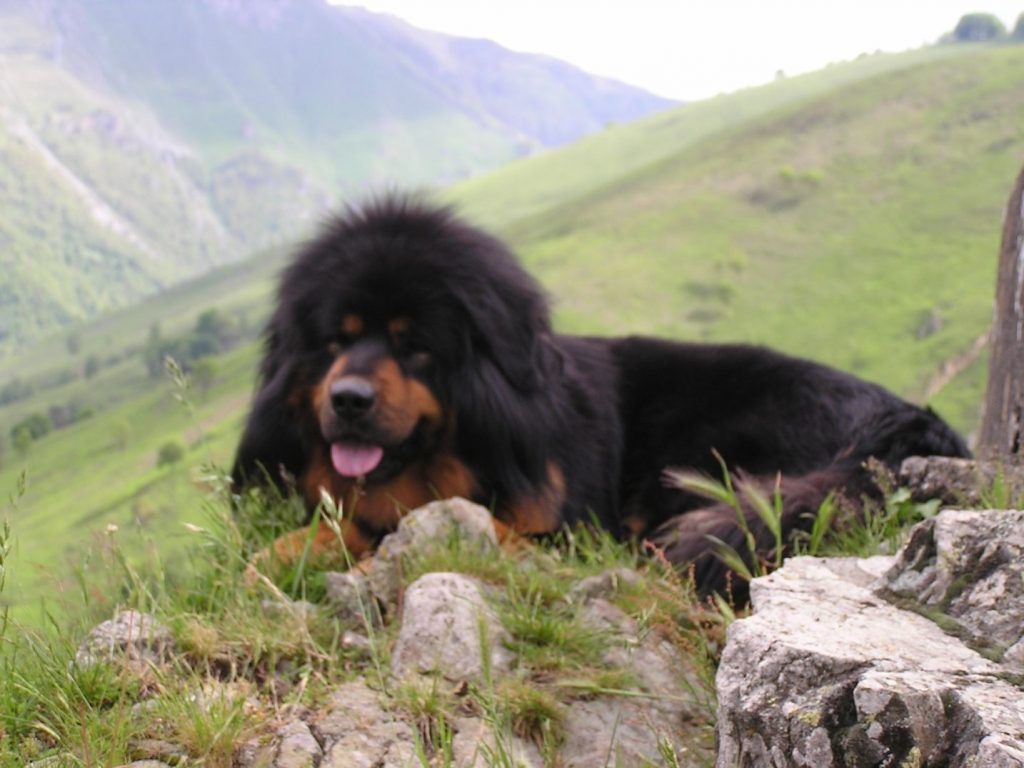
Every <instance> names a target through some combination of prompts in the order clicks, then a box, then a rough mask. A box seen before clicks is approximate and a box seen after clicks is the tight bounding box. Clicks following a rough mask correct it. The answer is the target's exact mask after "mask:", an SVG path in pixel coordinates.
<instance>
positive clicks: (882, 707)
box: [717, 511, 1024, 768]
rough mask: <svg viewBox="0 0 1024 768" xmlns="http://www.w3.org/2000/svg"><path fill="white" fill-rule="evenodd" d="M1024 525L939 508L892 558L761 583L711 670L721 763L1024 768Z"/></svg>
mask: <svg viewBox="0 0 1024 768" xmlns="http://www.w3.org/2000/svg"><path fill="white" fill-rule="evenodd" d="M1021 523H1024V516H1022V513H1020V512H958V511H946V512H942V513H941V514H939V515H938V516H937V517H935V518H933V519H932V520H929V521H926V522H925V523H922V524H920V525H919V526H918V527H917V528H915V529H914V531H913V532H912V533H911V535H910V538H909V541H908V543H907V545H906V546H905V547H904V548H903V549H902V550H901V552H900V553H899V554H898V555H897V556H896V557H895V558H887V557H877V558H871V559H868V560H853V559H845V558H844V559H819V558H807V557H800V558H793V559H791V560H789V561H787V563H786V565H785V566H784V567H783V568H782V569H780V570H778V571H776V572H775V573H773V574H771V575H770V576H768V577H765V578H762V579H756V580H755V581H754V582H753V583H752V584H751V601H752V604H753V615H751V616H750V617H749V618H746V619H742V620H740V621H737V622H735V623H734V624H733V625H732V626H731V627H730V628H729V633H728V642H727V645H726V648H725V651H724V653H723V656H722V661H721V665H720V667H719V670H718V677H717V690H718V698H719V711H718V726H717V728H718V739H719V754H718V762H717V765H718V766H720V767H721V768H726V767H727V766H728V768H733V767H734V766H750V767H753V766H771V767H772V768H782V767H783V766H814V767H815V768H819V767H821V768H825V767H827V766H836V767H838V766H940V765H941V766H950V767H951V768H957V767H958V766H964V767H965V768H966V767H968V766H971V767H974V766H978V767H980V766H1024V692H1022V688H1021V683H1022V677H1021V674H1020V670H1021V667H1020V661H1019V650H1018V649H1019V648H1020V636H1021V634H1022V632H1024V623H1022V616H1021V611H1022V608H1024V605H1022V601H1021V595H1020V592H1021V590H1022V588H1024V581H1022V565H1024V564H1022V563H1021V553H1022V549H1021V545H1022V543H1024V539H1022V535H1021V534H1020V530H1021Z"/></svg>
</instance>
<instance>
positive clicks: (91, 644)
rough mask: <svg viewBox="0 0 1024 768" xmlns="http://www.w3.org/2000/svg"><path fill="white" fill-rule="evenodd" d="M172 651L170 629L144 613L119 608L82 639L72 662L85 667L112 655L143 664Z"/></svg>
mask: <svg viewBox="0 0 1024 768" xmlns="http://www.w3.org/2000/svg"><path fill="white" fill-rule="evenodd" d="M173 652H174V640H173V638H172V636H171V631H170V630H169V629H168V628H167V627H165V626H164V625H163V624H161V623H160V622H159V621H157V620H156V619H154V618H153V617H152V616H149V615H147V614H145V613H141V612H139V611H121V612H120V613H119V614H117V615H116V616H115V617H114V618H112V619H110V620H109V621H104V622H103V623H102V624H100V625H98V626H97V627H95V628H94V629H93V630H92V632H90V633H89V635H88V636H87V637H86V638H85V640H83V641H82V643H81V645H79V647H78V653H77V654H76V655H75V661H76V662H77V663H78V664H80V665H82V666H88V665H90V664H94V663H96V662H97V661H105V660H108V659H111V658H114V657H117V658H122V659H127V660H129V661H133V662H138V663H146V662H157V663H158V662H161V661H164V660H166V659H167V658H168V657H170V656H171V655H172V654H173Z"/></svg>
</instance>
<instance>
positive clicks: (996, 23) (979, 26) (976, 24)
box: [953, 13, 1006, 43]
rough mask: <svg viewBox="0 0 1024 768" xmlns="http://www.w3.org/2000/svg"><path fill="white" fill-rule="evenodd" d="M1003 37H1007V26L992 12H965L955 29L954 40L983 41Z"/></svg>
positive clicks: (960, 41) (959, 41)
mask: <svg viewBox="0 0 1024 768" xmlns="http://www.w3.org/2000/svg"><path fill="white" fill-rule="evenodd" d="M1002 37H1006V27H1005V26H1004V25H1003V22H1001V21H1000V20H999V17H998V16H995V15H993V14H991V13H968V14H965V15H963V16H961V17H960V21H958V22H957V25H956V27H955V28H954V29H953V40H954V41H955V42H958V43H981V42H985V41H987V40H998V39H999V38H1002Z"/></svg>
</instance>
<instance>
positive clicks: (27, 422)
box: [11, 413, 53, 440]
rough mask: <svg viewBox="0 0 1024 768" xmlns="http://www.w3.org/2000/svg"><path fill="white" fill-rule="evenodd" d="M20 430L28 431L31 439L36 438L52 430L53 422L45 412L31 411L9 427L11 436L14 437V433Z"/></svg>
mask: <svg viewBox="0 0 1024 768" xmlns="http://www.w3.org/2000/svg"><path fill="white" fill-rule="evenodd" d="M22 430H24V431H25V432H26V433H28V436H29V437H30V438H31V439H32V440H38V439H39V438H41V437H43V436H44V435H46V434H49V433H50V432H51V431H53V422H52V421H51V420H50V417H49V416H47V415H46V414H45V413H33V414H30V415H29V416H26V417H25V418H24V419H22V420H21V421H19V422H18V423H17V424H15V425H14V426H13V427H11V437H12V438H15V439H16V433H18V432H20V431H22Z"/></svg>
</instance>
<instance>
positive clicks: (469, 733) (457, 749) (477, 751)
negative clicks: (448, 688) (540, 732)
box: [452, 717, 545, 768]
mask: <svg viewBox="0 0 1024 768" xmlns="http://www.w3.org/2000/svg"><path fill="white" fill-rule="evenodd" d="M452 728H453V730H454V731H455V736H454V737H453V738H452V761H453V763H454V765H455V766H457V768H489V766H491V765H494V761H493V759H490V760H489V759H488V758H487V756H488V755H489V754H492V755H496V754H502V753H504V754H506V755H507V756H508V758H509V759H508V763H509V764H511V765H514V766H515V767H516V768H544V766H545V762H544V757H543V756H542V755H541V753H540V750H539V749H537V745H536V744H534V743H533V742H529V741H526V740H525V739H521V738H519V737H518V736H514V735H506V736H503V737H502V739H501V744H500V747H499V745H498V741H497V739H496V738H495V735H494V731H493V730H492V729H491V727H490V726H489V725H488V724H487V723H486V722H484V721H483V720H482V719H480V718H478V717H463V718H457V719H456V720H455V722H454V723H452ZM499 765H504V763H499Z"/></svg>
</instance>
